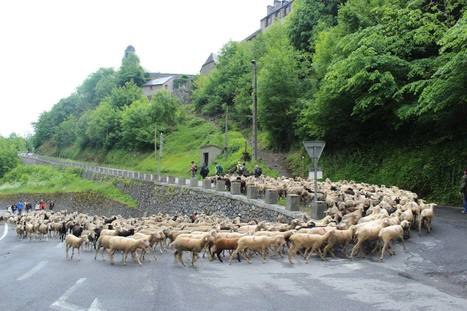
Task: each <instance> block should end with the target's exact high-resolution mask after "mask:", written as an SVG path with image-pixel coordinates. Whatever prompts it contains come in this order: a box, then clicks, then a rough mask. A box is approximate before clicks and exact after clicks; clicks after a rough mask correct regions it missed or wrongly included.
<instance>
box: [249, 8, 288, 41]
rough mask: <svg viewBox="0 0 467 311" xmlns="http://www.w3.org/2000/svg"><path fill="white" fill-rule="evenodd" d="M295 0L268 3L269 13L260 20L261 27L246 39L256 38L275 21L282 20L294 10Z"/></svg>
mask: <svg viewBox="0 0 467 311" xmlns="http://www.w3.org/2000/svg"><path fill="white" fill-rule="evenodd" d="M292 4H293V0H284V1H280V0H274V4H273V5H268V7H267V14H266V16H265V17H263V18H262V19H261V21H260V29H258V30H257V31H255V32H254V33H252V34H251V35H249V36H248V37H247V38H246V39H245V41H250V40H253V39H255V38H256V36H258V34H260V33H261V32H263V31H265V30H266V29H267V28H269V27H270V26H271V25H272V24H273V23H274V22H275V21H278V20H279V21H282V20H284V18H285V17H286V16H287V15H289V13H290V12H291V11H292Z"/></svg>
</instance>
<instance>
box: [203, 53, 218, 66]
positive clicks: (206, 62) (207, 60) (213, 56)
mask: <svg viewBox="0 0 467 311" xmlns="http://www.w3.org/2000/svg"><path fill="white" fill-rule="evenodd" d="M213 62H214V63H217V56H216V55H215V54H214V53H211V54H209V57H208V59H206V61H205V62H204V64H203V66H205V65H207V64H209V63H213Z"/></svg>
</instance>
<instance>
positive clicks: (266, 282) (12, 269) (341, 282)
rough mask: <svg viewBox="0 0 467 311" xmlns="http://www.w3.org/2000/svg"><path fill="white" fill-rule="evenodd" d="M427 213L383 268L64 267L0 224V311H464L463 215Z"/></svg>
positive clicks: (50, 249) (357, 263) (60, 256)
mask: <svg viewBox="0 0 467 311" xmlns="http://www.w3.org/2000/svg"><path fill="white" fill-rule="evenodd" d="M436 214H437V215H436V216H437V217H436V219H435V222H434V225H433V232H432V233H431V234H430V235H428V236H427V235H426V234H423V235H422V237H419V236H418V234H416V233H415V232H412V238H411V239H410V240H409V241H408V243H407V251H406V252H404V251H403V250H402V247H401V246H400V245H399V244H398V245H396V255H395V256H392V257H388V258H386V259H385V261H384V262H383V263H380V262H378V261H376V260H374V259H371V258H370V259H354V260H353V261H351V260H348V259H342V258H336V259H331V260H330V261H328V262H322V261H321V260H319V259H318V258H313V259H312V260H311V261H310V263H309V264H304V263H303V260H301V259H300V258H299V257H297V259H298V263H296V264H295V265H290V264H289V263H288V261H287V259H286V258H271V259H269V260H268V261H267V262H266V263H265V264H262V263H261V261H260V260H259V258H255V259H254V260H253V263H252V264H248V263H246V262H243V261H242V262H241V263H238V262H233V263H232V265H231V266H229V265H228V264H226V263H224V264H222V263H220V262H218V261H215V262H209V261H208V260H207V259H200V260H199V261H198V263H197V266H196V267H194V268H193V267H186V268H185V267H182V266H180V265H179V264H176V263H174V258H173V256H172V254H171V252H170V253H165V254H163V255H162V256H159V260H158V261H157V262H153V261H151V262H148V261H145V262H144V263H143V266H138V265H137V264H135V263H134V262H133V261H131V260H129V263H128V265H127V266H122V265H121V263H120V256H119V255H117V256H116V265H115V266H111V265H110V264H109V260H108V259H106V260H105V261H104V260H103V259H102V258H101V257H98V260H97V261H95V260H94V256H93V253H92V252H89V251H88V252H82V253H81V260H80V261H75V260H73V261H66V260H65V250H64V247H63V244H61V243H58V241H56V240H49V241H34V240H33V241H29V240H21V241H19V240H17V239H16V236H15V232H14V230H13V228H12V226H11V225H8V226H6V225H4V224H0V310H2V311H9V310H28V311H29V310H64V311H77V310H93V311H97V310H108V311H111V310H132V311H133V310H134V311H136V310H157V311H159V310H222V311H225V310H236V311H238V310H251V311H253V310H281V311H282V310H443V311H445V310H467V216H465V215H461V214H460V213H459V212H458V211H454V210H451V209H439V210H438V211H437V213H436ZM6 227H7V228H6ZM184 259H185V262H190V259H189V258H188V254H186V255H185V257H184Z"/></svg>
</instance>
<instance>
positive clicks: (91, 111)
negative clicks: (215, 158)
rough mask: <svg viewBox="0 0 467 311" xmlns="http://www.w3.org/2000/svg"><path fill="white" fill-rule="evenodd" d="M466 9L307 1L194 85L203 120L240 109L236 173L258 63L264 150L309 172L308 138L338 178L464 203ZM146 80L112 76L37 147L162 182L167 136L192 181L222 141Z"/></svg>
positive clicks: (46, 131)
mask: <svg viewBox="0 0 467 311" xmlns="http://www.w3.org/2000/svg"><path fill="white" fill-rule="evenodd" d="M465 7H466V2H465V0H447V1H431V0H328V1H322V0H296V1H294V5H293V11H292V13H291V14H290V15H289V16H288V17H287V18H286V21H285V22H284V23H280V22H277V23H274V24H273V25H272V26H271V27H270V28H268V30H267V31H265V32H263V33H261V34H259V35H258V37H257V38H256V39H255V40H253V41H248V42H228V43H227V44H226V45H225V46H224V48H223V49H222V51H221V53H220V56H219V61H218V64H217V66H216V68H215V69H214V70H212V71H211V72H210V73H209V74H208V75H203V76H200V77H199V78H198V79H197V80H196V81H195V82H194V87H195V89H194V91H193V103H194V106H195V109H196V112H197V113H198V114H201V115H202V116H203V117H204V118H206V119H209V120H221V119H222V118H223V116H224V113H225V111H226V109H227V108H228V109H229V114H230V116H229V119H230V120H231V122H230V128H231V129H232V128H233V130H234V131H232V132H231V133H230V136H231V137H230V139H229V140H230V143H231V144H230V146H231V148H234V149H235V151H233V150H231V152H230V153H229V154H230V156H229V158H228V159H227V160H226V163H225V164H226V166H227V165H231V164H233V163H235V162H236V161H237V160H238V158H239V156H240V155H241V150H242V149H243V144H244V140H243V139H242V138H241V135H240V133H242V132H249V131H248V130H247V129H248V128H249V127H250V125H251V123H252V122H251V115H252V111H251V92H252V85H251V79H252V64H251V61H252V60H253V59H255V60H256V61H257V64H258V105H259V127H260V133H261V145H262V146H269V147H270V148H272V149H275V150H281V151H285V152H291V156H290V159H291V166H292V169H294V168H295V167H300V166H301V167H303V164H304V163H303V160H302V159H301V155H300V153H302V151H298V150H300V149H301V148H302V146H301V141H302V140H308V139H323V140H326V142H327V147H326V153H325V155H324V159H323V165H324V168H325V169H326V170H327V171H326V170H325V174H328V176H331V177H335V178H347V179H359V180H361V181H372V182H374V183H386V184H388V185H393V184H394V185H399V186H403V187H405V188H408V189H409V190H413V191H416V192H419V193H421V194H422V195H424V196H428V197H433V198H436V200H437V201H439V202H454V201H455V199H456V198H455V195H454V193H453V190H452V191H449V194H446V189H447V188H449V187H453V185H454V181H453V180H454V179H453V177H452V176H450V175H451V174H453V175H455V174H461V171H460V169H459V168H460V167H462V166H465V165H466V163H465V159H466V158H467V157H466V156H465V152H464V150H467V142H466V141H465V133H467V122H465V120H467V98H466V96H467V92H466V87H465V86H466V85H467V83H466V73H467V24H466V23H467V16H466V13H465ZM144 78H145V76H144V71H142V69H141V66H140V65H139V60H138V58H137V57H136V55H132V57H130V58H128V59H126V60H124V62H123V63H122V66H121V68H120V69H119V70H117V71H114V70H113V69H100V70H98V71H97V72H96V73H94V74H92V75H91V76H90V77H89V78H88V79H87V80H86V81H85V82H84V83H83V84H82V85H81V86H80V87H78V89H77V91H76V92H75V93H74V94H72V95H71V96H69V97H68V98H65V99H63V100H61V101H60V102H59V103H58V104H57V105H55V106H54V108H53V109H52V110H51V111H49V112H45V113H44V114H42V115H41V117H40V119H39V121H38V122H37V123H36V125H35V130H36V135H35V144H36V146H41V150H54V152H52V153H51V154H59V155H60V154H61V155H70V154H72V153H73V154H74V155H75V156H78V155H80V156H83V155H85V154H86V153H89V154H91V153H93V152H94V153H96V152H95V151H96V150H99V151H98V153H99V154H101V155H100V156H99V157H101V158H103V159H102V160H105V162H108V163H109V162H111V163H118V164H119V165H125V166H134V167H136V168H140V169H144V170H146V169H147V170H151V171H153V170H155V161H154V160H153V159H154V155H153V154H151V150H152V149H153V147H154V145H153V142H152V139H153V137H154V128H155V125H157V128H158V129H162V130H163V131H164V133H165V134H166V138H167V144H166V148H165V155H166V157H165V158H164V159H163V162H162V170H163V172H166V173H170V174H172V173H173V174H182V175H187V174H188V172H185V170H188V169H187V166H188V164H187V163H189V162H190V161H191V160H193V159H194V160H196V159H197V158H199V155H198V149H197V147H198V146H199V145H201V144H205V143H208V142H211V143H215V144H220V145H222V133H221V132H220V130H219V129H216V127H215V126H213V125H212V124H210V123H207V122H206V121H204V122H203V121H199V123H200V124H198V121H197V120H198V119H197V118H196V117H194V116H192V114H191V113H189V114H187V113H186V111H184V110H183V109H180V104H179V103H177V100H176V99H174V98H172V97H171V95H169V94H164V93H162V94H161V95H158V96H155V97H154V98H153V99H151V100H150V101H148V100H147V99H145V97H144V96H142V94H141V90H140V88H139V86H141V84H142V83H143V81H144ZM454 146H455V148H454ZM70 150H73V152H70ZM445 150H451V155H450V152H449V151H445ZM129 152H131V153H129ZM236 152H237V153H236ZM49 154H50V152H49ZM131 155H134V156H131ZM135 155H136V156H135ZM233 155H235V157H234V156H233ZM359 155H360V156H359ZM409 156H410V158H409ZM413 157H417V160H413V159H412V158H413ZM441 158H442V159H443V160H444V162H443V161H441ZM435 159H439V161H435ZM305 160H306V158H305ZM409 160H410V161H409ZM397 161H401V162H399V164H398V165H400V167H396V165H395V164H394V163H396V162H397ZM463 161H464V162H463ZM443 163H449V167H450V168H451V169H455V170H459V171H458V172H457V173H456V172H454V171H452V170H446V169H445V167H444V164H443ZM250 165H251V164H250ZM419 166H420V167H419ZM295 171H296V170H295ZM447 171H449V172H452V173H449V174H448V173H440V172H447ZM407 172H410V176H408V175H407V174H408V173H407ZM400 174H403V175H400ZM401 176H402V177H401ZM426 183H429V185H427V184H426ZM443 185H444V186H443Z"/></svg>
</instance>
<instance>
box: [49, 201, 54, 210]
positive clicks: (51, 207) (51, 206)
mask: <svg viewBox="0 0 467 311" xmlns="http://www.w3.org/2000/svg"><path fill="white" fill-rule="evenodd" d="M54 207H55V202H54V200H50V202H49V210H51V211H53V209H54Z"/></svg>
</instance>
